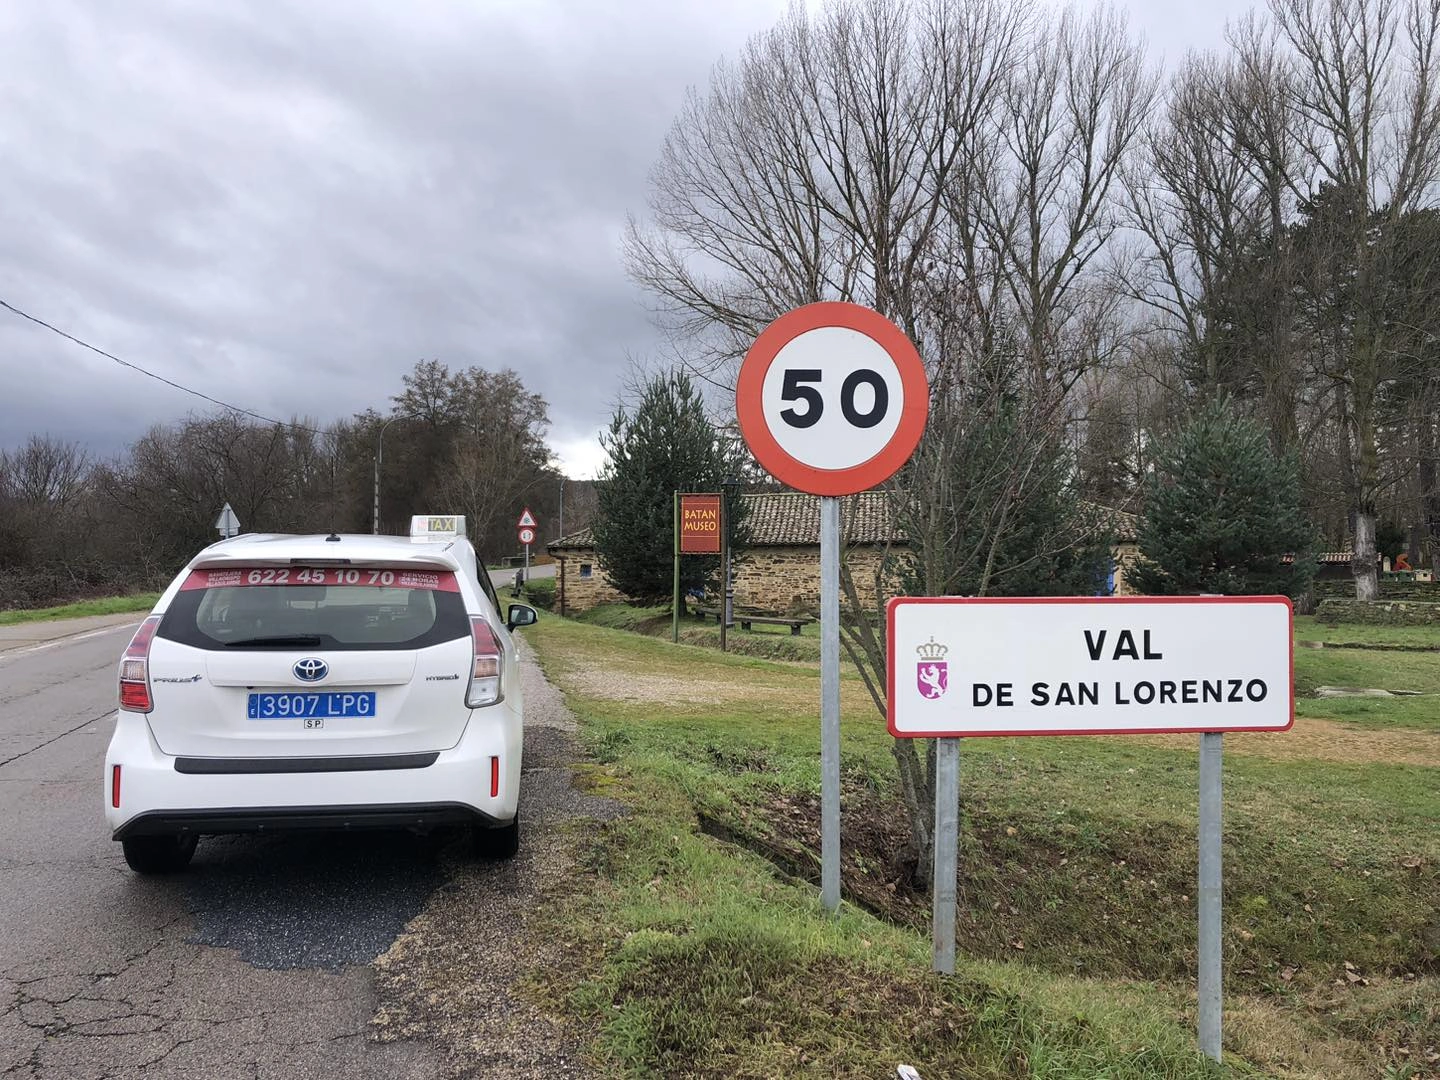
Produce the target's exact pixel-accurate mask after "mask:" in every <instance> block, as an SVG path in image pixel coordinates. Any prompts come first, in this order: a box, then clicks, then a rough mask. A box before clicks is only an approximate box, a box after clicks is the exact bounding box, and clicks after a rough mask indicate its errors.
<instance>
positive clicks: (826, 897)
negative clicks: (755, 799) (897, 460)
mask: <svg viewBox="0 0 1440 1080" xmlns="http://www.w3.org/2000/svg"><path fill="white" fill-rule="evenodd" d="M820 902H821V903H822V904H824V905H825V910H826V911H828V912H831V913H832V914H833V913H834V912H836V911H837V910H839V908H840V500H839V499H837V498H835V497H834V496H830V495H827V496H823V497H822V498H821V499H820Z"/></svg>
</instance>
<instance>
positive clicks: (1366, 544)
mask: <svg viewBox="0 0 1440 1080" xmlns="http://www.w3.org/2000/svg"><path fill="white" fill-rule="evenodd" d="M1350 570H1351V572H1352V573H1353V574H1354V575H1355V599H1356V600H1375V599H1378V598H1379V596H1380V580H1379V576H1378V574H1377V573H1376V568H1375V507H1374V504H1369V505H1365V506H1361V507H1359V508H1357V510H1356V511H1355V548H1354V553H1353V558H1352V559H1351V563H1350Z"/></svg>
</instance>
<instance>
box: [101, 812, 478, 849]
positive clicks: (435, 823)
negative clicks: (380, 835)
mask: <svg viewBox="0 0 1440 1080" xmlns="http://www.w3.org/2000/svg"><path fill="white" fill-rule="evenodd" d="M503 824H505V822H503V821H497V820H495V819H494V818H492V817H490V816H489V815H488V814H485V813H482V812H481V811H479V810H476V809H475V808H474V807H473V806H463V805H461V804H459V803H450V804H449V805H445V804H433V805H417V806H399V805H395V806H385V805H381V806H335V807H327V808H325V809H323V810H321V809H316V808H314V807H304V806H266V807H250V808H246V809H244V810H233V809H210V810H149V811H146V812H144V813H141V814H136V815H135V816H134V817H132V818H130V819H129V820H128V821H126V822H125V824H124V825H121V826H120V828H118V829H116V830H115V836H114V839H116V840H124V839H125V838H126V837H130V836H184V835H186V834H187V833H195V834H197V835H202V834H203V835H211V834H215V833H245V832H270V831H272V830H273V831H277V832H278V831H290V830H293V829H338V830H341V831H349V830H355V829H416V830H419V831H421V832H428V831H429V830H431V829H437V828H440V827H442V826H445V825H484V826H495V825H503Z"/></svg>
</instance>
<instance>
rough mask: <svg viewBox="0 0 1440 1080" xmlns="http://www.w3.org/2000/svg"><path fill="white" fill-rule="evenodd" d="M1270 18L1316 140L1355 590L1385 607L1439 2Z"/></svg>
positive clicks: (1437, 116) (1307, 167) (1307, 173)
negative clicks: (1381, 564)
mask: <svg viewBox="0 0 1440 1080" xmlns="http://www.w3.org/2000/svg"><path fill="white" fill-rule="evenodd" d="M1271 10H1272V12H1273V14H1274V18H1275V23H1276V26H1277V27H1278V29H1279V31H1280V34H1281V37H1282V39H1283V40H1284V41H1285V42H1286V43H1287V44H1288V45H1289V47H1290V49H1291V50H1292V52H1293V53H1294V56H1295V65H1296V71H1297V74H1296V83H1295V92H1294V94H1293V96H1292V97H1291V99H1290V105H1291V109H1292V110H1293V111H1294V113H1295V115H1296V116H1297V117H1298V118H1299V125H1300V127H1301V129H1302V130H1303V131H1304V132H1305V133H1306V138H1305V139H1304V140H1303V142H1302V144H1301V147H1300V153H1299V160H1298V168H1297V173H1298V177H1299V179H1298V181H1297V183H1296V186H1297V187H1299V186H1301V183H1302V182H1303V184H1304V186H1305V187H1306V188H1307V189H1308V190H1309V191H1310V192H1312V193H1313V194H1312V196H1311V199H1312V202H1313V201H1314V200H1316V199H1322V200H1323V201H1324V204H1325V205H1323V206H1321V207H1319V208H1318V212H1317V213H1313V214H1312V215H1311V218H1312V221H1313V222H1314V223H1315V224H1317V225H1320V224H1323V234H1322V232H1321V230H1318V229H1317V230H1315V231H1314V235H1313V236H1312V261H1311V267H1312V268H1311V270H1310V272H1309V274H1308V276H1307V278H1306V280H1305V284H1304V288H1305V290H1306V292H1307V301H1308V303H1309V305H1310V307H1311V310H1312V315H1313V318H1312V320H1311V322H1312V329H1314V330H1315V331H1316V332H1317V346H1318V347H1317V350H1316V355H1315V362H1316V366H1317V373H1318V375H1319V376H1320V377H1321V378H1322V379H1323V380H1324V382H1325V383H1326V384H1328V387H1329V389H1330V393H1329V395H1328V396H1329V398H1330V401H1331V403H1332V405H1333V409H1334V416H1335V419H1336V422H1337V424H1338V425H1339V428H1340V430H1341V432H1343V442H1342V444H1341V445H1342V449H1343V457H1342V465H1343V470H1344V475H1343V482H1344V486H1345V492H1346V495H1347V498H1348V501H1349V504H1350V508H1351V514H1352V516H1353V542H1354V546H1353V551H1354V562H1353V567H1352V569H1353V572H1354V575H1355V592H1356V596H1357V597H1358V598H1359V599H1361V600H1373V599H1374V598H1375V597H1376V595H1377V592H1378V582H1377V574H1376V549H1375V526H1376V511H1377V502H1378V499H1379V497H1380V494H1381V491H1382V488H1383V483H1384V481H1383V478H1382V469H1381V455H1380V445H1379V434H1380V433H1379V424H1378V421H1379V415H1378V409H1379V403H1380V395H1381V392H1382V390H1383V389H1384V387H1385V386H1386V385H1387V384H1388V383H1389V382H1390V381H1391V380H1393V379H1394V378H1396V377H1397V374H1398V371H1399V370H1400V368H1402V367H1403V366H1404V365H1405V364H1406V363H1407V357H1408V355H1410V354H1411V353H1412V352H1413V350H1411V349H1410V348H1409V347H1408V346H1409V344H1410V343H1409V341H1408V339H1409V337H1410V331H1409V330H1408V329H1407V328H1406V327H1403V326H1400V325H1397V324H1396V322H1395V320H1393V319H1392V318H1391V317H1390V312H1391V311H1392V310H1393V307H1394V294H1395V291H1396V290H1397V288H1399V287H1400V283H1399V282H1398V281H1397V278H1396V275H1395V273H1394V271H1395V268H1396V265H1397V247H1396V246H1397V245H1398V244H1400V243H1401V242H1402V237H1403V235H1404V229H1403V228H1402V223H1403V221H1404V219H1405V217H1406V215H1409V214H1412V213H1414V212H1416V211H1417V210H1420V209H1422V208H1424V207H1426V206H1430V205H1433V200H1434V185H1435V174H1436V166H1437V162H1440V82H1437V80H1440V68H1437V56H1436V45H1437V38H1440V2H1437V0H1272V4H1271ZM1322 243H1323V245H1324V246H1326V247H1327V248H1328V251H1326V252H1323V253H1321V252H1319V251H1318V250H1317V249H1319V248H1320V247H1321V246H1322Z"/></svg>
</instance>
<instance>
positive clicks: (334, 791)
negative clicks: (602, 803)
mask: <svg viewBox="0 0 1440 1080" xmlns="http://www.w3.org/2000/svg"><path fill="white" fill-rule="evenodd" d="M463 532H464V519H463V518H455V517H442V518H417V519H416V520H415V523H414V526H413V527H412V530H411V533H412V535H411V536H409V537H393V536H364V535H361V536H338V535H335V534H331V535H329V536H289V535H244V536H238V537H235V538H233V539H229V540H224V541H221V542H220V543H218V544H214V545H212V546H211V547H209V548H206V549H205V550H204V551H203V552H201V553H200V554H199V555H198V556H196V557H195V558H194V559H192V560H191V562H190V563H189V564H188V565H187V566H186V567H185V569H184V570H182V571H181V573H180V574H179V575H178V576H177V577H176V578H175V580H174V581H173V582H172V583H171V585H170V587H169V588H168V589H166V590H165V592H164V594H163V595H162V596H161V597H160V601H159V603H157V604H156V605H155V608H154V610H153V611H152V612H151V613H150V615H149V617H148V618H146V619H145V621H144V622H143V623H141V625H140V628H139V629H138V630H137V631H136V632H135V636H134V638H133V639H132V640H131V642H130V644H129V647H128V648H127V649H126V650H125V653H124V656H123V657H122V659H121V661H120V672H119V696H120V707H119V712H118V713H117V715H116V721H115V734H114V737H113V738H112V739H111V741H110V747H109V751H108V752H107V754H106V759H105V814H106V819H107V821H108V823H109V825H110V828H111V830H112V832H113V836H114V838H115V839H116V840H118V841H120V842H121V844H122V845H123V848H124V852H125V861H126V862H127V863H128V864H129V865H130V867H131V868H132V869H133V870H135V871H137V872H139V873H164V872H168V871H174V870H179V869H182V868H183V867H184V866H185V865H186V864H188V863H189V861H190V858H191V856H192V855H193V854H194V852H195V846H196V841H197V839H198V838H199V837H200V836H202V835H207V834H215V833H234V832H254V831H262V830H263V831H267V832H268V831H272V830H285V829H360V828H405V829H413V830H417V831H422V832H423V831H428V830H431V829H434V828H437V827H440V826H450V825H462V826H466V827H468V828H470V829H471V830H473V835H474V838H475V843H476V846H477V848H479V849H480V851H481V852H482V853H485V854H489V855H493V856H497V857H508V856H510V855H513V854H514V853H515V851H516V849H517V847H518V843H519V817H518V803H519V795H520V756H521V744H522V735H523V717H524V700H523V696H522V693H521V687H520V680H519V677H518V676H519V673H518V667H517V664H516V659H515V647H514V644H513V642H512V640H511V637H510V632H511V631H512V630H514V628H515V627H517V626H521V625H526V624H529V623H532V622H534V621H535V611H534V609H533V608H530V607H527V606H525V605H523V604H511V605H509V606H508V608H507V609H506V610H505V613H504V614H503V615H502V614H501V604H500V599H499V597H498V595H497V593H496V591H495V588H494V586H493V584H492V583H491V581H490V579H489V576H488V575H487V574H486V573H485V570H484V568H483V567H482V566H481V565H480V564H479V562H478V561H477V559H476V557H475V551H474V549H473V547H472V546H471V545H470V543H469V542H468V541H467V540H466V539H465V537H464V535H463Z"/></svg>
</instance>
